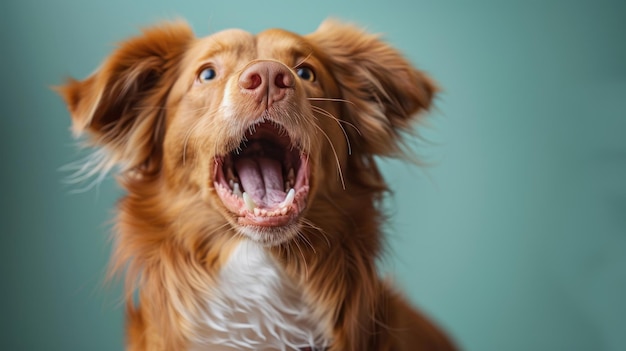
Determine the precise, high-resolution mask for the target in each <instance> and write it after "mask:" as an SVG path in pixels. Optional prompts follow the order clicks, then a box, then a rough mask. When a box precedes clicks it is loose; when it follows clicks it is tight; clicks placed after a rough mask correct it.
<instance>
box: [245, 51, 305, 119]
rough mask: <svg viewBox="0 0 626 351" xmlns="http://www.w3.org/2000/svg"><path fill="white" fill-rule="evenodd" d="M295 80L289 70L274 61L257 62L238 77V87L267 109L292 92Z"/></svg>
mask: <svg viewBox="0 0 626 351" xmlns="http://www.w3.org/2000/svg"><path fill="white" fill-rule="evenodd" d="M294 82H295V78H294V76H293V73H292V72H291V70H290V69H289V68H288V67H287V66H285V65H283V64H281V63H279V62H274V61H258V62H255V63H253V64H251V65H250V66H248V67H247V68H246V69H245V70H244V71H243V72H242V73H241V75H240V76H239V87H240V88H241V91H242V92H243V93H246V94H252V95H253V96H254V97H255V99H256V100H257V101H258V102H259V103H263V102H266V103H267V107H268V108H269V107H270V106H272V104H273V103H274V102H276V101H280V100H282V99H283V98H284V97H285V95H286V94H287V93H288V92H289V91H291V90H293V88H294Z"/></svg>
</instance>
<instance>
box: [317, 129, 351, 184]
mask: <svg viewBox="0 0 626 351" xmlns="http://www.w3.org/2000/svg"><path fill="white" fill-rule="evenodd" d="M313 125H314V126H315V128H317V129H318V130H319V131H320V132H322V134H323V135H324V137H325V138H326V140H327V141H328V144H329V145H330V148H331V149H332V150H333V155H334V156H335V162H336V163H337V171H338V172H339V178H340V180H341V187H342V188H343V190H346V182H345V180H344V179H343V171H342V170H341V162H340V161H339V155H338V154H337V150H335V145H334V144H333V141H332V140H331V139H330V137H329V136H328V134H326V132H325V131H324V130H323V129H322V128H321V127H320V126H318V125H317V124H313Z"/></svg>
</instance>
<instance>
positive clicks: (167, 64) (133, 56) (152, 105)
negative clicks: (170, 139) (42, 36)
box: [55, 22, 194, 172]
mask: <svg viewBox="0 0 626 351" xmlns="http://www.w3.org/2000/svg"><path fill="white" fill-rule="evenodd" d="M193 38H194V35H193V33H192V31H191V29H190V28H189V26H187V25H186V24H184V23H179V22H176V23H170V24H165V25H161V26H158V27H154V28H149V29H146V30H144V31H143V33H142V35H140V36H137V37H134V38H131V39H129V40H127V41H125V42H123V43H121V45H120V46H119V47H118V48H117V49H116V51H115V52H113V53H112V54H111V56H109V57H108V58H107V60H106V61H105V62H104V63H103V65H102V66H101V67H100V68H99V69H98V70H97V71H96V72H95V73H94V74H92V75H91V76H90V77H88V78H87V79H85V80H82V81H78V80H74V79H69V80H68V81H67V82H66V83H65V84H64V85H62V86H59V87H56V88H55V90H56V91H57V92H58V93H59V94H60V95H61V96H62V97H63V98H64V100H65V102H66V104H67V106H68V109H69V111H70V113H71V116H72V129H73V131H74V134H75V135H76V136H79V135H81V134H83V133H84V132H85V131H87V132H88V134H89V136H90V141H91V143H92V144H93V145H94V146H97V147H102V148H104V149H105V150H106V157H105V158H104V160H101V162H106V163H107V164H106V165H103V164H100V165H98V166H99V167H101V168H106V169H107V170H108V169H110V168H111V166H112V165H114V164H115V165H118V166H120V167H121V169H122V171H124V170H131V169H132V170H138V171H146V172H150V171H154V170H156V168H158V164H159V163H160V162H159V159H160V153H161V150H160V149H161V146H160V141H161V140H160V139H162V133H163V123H164V121H163V117H164V103H165V100H166V98H167V95H168V93H169V90H170V89H171V86H172V85H173V83H174V80H175V75H176V73H177V72H176V71H177V69H178V66H179V63H180V61H181V59H182V56H183V53H184V52H185V50H186V48H187V46H188V45H189V43H190V42H191V41H192V40H193Z"/></svg>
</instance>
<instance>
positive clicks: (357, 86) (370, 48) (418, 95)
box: [308, 20, 437, 155]
mask: <svg viewBox="0 0 626 351" xmlns="http://www.w3.org/2000/svg"><path fill="white" fill-rule="evenodd" d="M308 39H309V40H310V41H311V42H312V43H313V44H314V45H315V46H316V47H317V48H318V50H319V51H321V52H322V53H323V55H324V57H325V61H327V65H329V66H330V69H331V71H332V73H333V75H334V76H335V78H336V80H337V84H338V85H339V87H340V90H341V94H342V98H343V99H345V100H348V102H349V103H347V104H346V105H345V108H346V109H347V111H348V114H347V116H342V117H344V118H350V119H351V121H350V122H351V123H353V124H354V125H355V126H356V127H357V128H358V130H359V133H356V131H354V130H352V129H353V128H347V131H348V132H350V133H352V134H353V135H352V137H351V140H353V141H354V142H353V144H357V145H360V146H361V148H362V150H363V151H365V152H367V153H370V154H376V155H396V154H398V152H399V151H400V147H399V146H400V144H399V143H400V140H401V138H400V134H401V132H403V131H411V127H412V126H411V122H412V120H413V119H414V118H415V116H416V114H417V113H418V112H419V111H421V110H425V109H428V108H429V107H430V105H431V101H432V99H433V96H434V94H435V92H436V91H437V87H436V86H435V84H434V82H433V81H432V80H431V79H430V78H428V77H427V76H426V75H425V74H424V73H423V72H421V71H419V70H417V69H415V68H414V67H413V66H412V65H411V64H410V63H409V62H408V61H407V60H406V59H405V58H404V57H403V56H402V54H400V53H399V52H398V51H397V50H395V49H394V48H392V47H391V46H389V45H388V44H386V43H385V42H383V41H382V40H380V38H379V36H377V35H372V34H368V33H366V32H364V31H363V30H361V29H359V28H357V27H354V26H352V25H346V24H342V23H339V22H337V21H335V20H327V21H325V22H324V23H322V24H321V26H320V27H319V28H318V29H317V31H315V32H314V33H312V34H309V35H308Z"/></svg>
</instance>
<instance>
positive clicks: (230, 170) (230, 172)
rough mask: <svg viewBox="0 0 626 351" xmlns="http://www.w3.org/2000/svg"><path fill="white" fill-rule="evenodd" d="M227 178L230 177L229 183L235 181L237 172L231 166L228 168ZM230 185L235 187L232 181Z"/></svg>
mask: <svg viewBox="0 0 626 351" xmlns="http://www.w3.org/2000/svg"><path fill="white" fill-rule="evenodd" d="M226 179H228V182H229V183H231V182H234V179H235V174H234V173H233V169H232V168H230V167H227V168H226ZM230 187H231V188H232V187H233V185H232V183H231V184H230Z"/></svg>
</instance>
